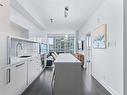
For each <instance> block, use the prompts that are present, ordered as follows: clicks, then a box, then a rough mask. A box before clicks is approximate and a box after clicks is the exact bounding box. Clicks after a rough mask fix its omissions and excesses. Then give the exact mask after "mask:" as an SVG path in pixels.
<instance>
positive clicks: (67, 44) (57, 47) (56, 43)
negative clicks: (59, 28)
mask: <svg viewBox="0 0 127 95" xmlns="http://www.w3.org/2000/svg"><path fill="white" fill-rule="evenodd" d="M48 44H49V51H50V52H52V51H56V52H62V53H74V36H65V35H59V36H58V35H57V36H52V37H51V36H49V37H48Z"/></svg>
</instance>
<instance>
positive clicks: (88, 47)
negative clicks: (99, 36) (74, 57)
mask: <svg viewBox="0 0 127 95" xmlns="http://www.w3.org/2000/svg"><path fill="white" fill-rule="evenodd" d="M86 67H87V69H88V71H89V72H90V73H91V72H92V38H91V33H88V34H86Z"/></svg>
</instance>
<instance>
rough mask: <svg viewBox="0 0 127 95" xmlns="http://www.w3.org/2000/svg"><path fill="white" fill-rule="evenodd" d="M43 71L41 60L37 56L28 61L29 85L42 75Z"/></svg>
mask: <svg viewBox="0 0 127 95" xmlns="http://www.w3.org/2000/svg"><path fill="white" fill-rule="evenodd" d="M41 71H42V66H41V63H40V59H39V58H38V57H37V56H36V57H31V58H30V59H28V84H31V83H32V82H33V81H34V80H35V79H36V78H37V76H38V75H39V74H40V73H41Z"/></svg>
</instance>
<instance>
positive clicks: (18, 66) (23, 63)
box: [16, 63, 25, 67]
mask: <svg viewBox="0 0 127 95" xmlns="http://www.w3.org/2000/svg"><path fill="white" fill-rule="evenodd" d="M24 64H25V63H21V64H19V65H16V67H19V66H22V65H24Z"/></svg>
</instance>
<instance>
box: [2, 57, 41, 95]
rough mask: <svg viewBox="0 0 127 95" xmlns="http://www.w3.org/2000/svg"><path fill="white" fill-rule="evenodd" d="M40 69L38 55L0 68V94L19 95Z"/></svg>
mask: <svg viewBox="0 0 127 95" xmlns="http://www.w3.org/2000/svg"><path fill="white" fill-rule="evenodd" d="M41 71H42V67H41V62H40V61H39V59H38V57H31V58H29V59H28V60H27V61H23V62H19V63H17V64H15V65H13V66H10V67H6V68H4V69H0V95H20V94H21V93H22V92H23V91H24V90H25V89H26V88H27V87H28V86H29V85H30V84H31V83H32V82H33V81H34V80H35V79H36V78H37V76H38V75H39V74H40V73H41Z"/></svg>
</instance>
